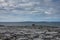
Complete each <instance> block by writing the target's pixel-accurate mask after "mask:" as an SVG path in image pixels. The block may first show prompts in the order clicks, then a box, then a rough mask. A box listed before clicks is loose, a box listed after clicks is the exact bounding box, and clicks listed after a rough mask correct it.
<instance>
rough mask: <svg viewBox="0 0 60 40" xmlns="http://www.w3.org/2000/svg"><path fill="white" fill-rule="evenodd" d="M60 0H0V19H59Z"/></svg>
mask: <svg viewBox="0 0 60 40" xmlns="http://www.w3.org/2000/svg"><path fill="white" fill-rule="evenodd" d="M59 4H60V0H0V21H59V20H60V18H59V17H60V5H59Z"/></svg>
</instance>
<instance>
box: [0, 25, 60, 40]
mask: <svg viewBox="0 0 60 40" xmlns="http://www.w3.org/2000/svg"><path fill="white" fill-rule="evenodd" d="M25 27H26V26H25ZM33 27H34V25H33ZM0 40H60V28H59V27H46V26H45V27H37V26H36V28H35V27H34V28H32V27H31V28H24V27H0Z"/></svg>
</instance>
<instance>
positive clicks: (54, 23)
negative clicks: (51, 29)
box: [0, 22, 60, 26]
mask: <svg viewBox="0 0 60 40" xmlns="http://www.w3.org/2000/svg"><path fill="white" fill-rule="evenodd" d="M32 24H36V25H50V26H60V22H0V25H6V26H28V25H29V26H30V25H32Z"/></svg>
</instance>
